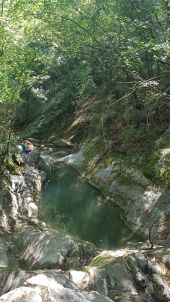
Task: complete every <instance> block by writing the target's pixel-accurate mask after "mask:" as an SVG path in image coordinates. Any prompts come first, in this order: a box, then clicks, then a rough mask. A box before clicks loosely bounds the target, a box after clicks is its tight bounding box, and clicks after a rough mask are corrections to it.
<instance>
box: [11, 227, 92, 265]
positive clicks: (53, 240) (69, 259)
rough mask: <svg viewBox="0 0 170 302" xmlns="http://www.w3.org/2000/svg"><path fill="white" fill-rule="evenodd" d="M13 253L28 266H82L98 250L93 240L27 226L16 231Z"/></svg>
mask: <svg viewBox="0 0 170 302" xmlns="http://www.w3.org/2000/svg"><path fill="white" fill-rule="evenodd" d="M15 242H16V244H17V250H18V252H17V253H16V256H17V257H18V258H19V259H20V262H21V263H25V265H26V266H27V267H28V268H34V269H35V268H36V269H37V268H67V267H73V268H74V267H76V268H77V267H81V266H83V265H85V264H86V263H88V262H89V261H90V259H91V258H92V257H94V256H95V255H96V253H97V251H96V248H95V246H94V245H93V244H91V243H88V242H85V241H81V242H79V241H76V240H75V239H73V238H72V237H71V236H69V235H65V234H62V233H61V232H57V231H55V230H48V229H43V230H42V231H40V230H38V229H37V230H36V229H35V228H34V227H27V228H25V230H23V231H22V230H21V231H19V232H18V233H16V235H15Z"/></svg>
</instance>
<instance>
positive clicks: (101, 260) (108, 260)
mask: <svg viewBox="0 0 170 302" xmlns="http://www.w3.org/2000/svg"><path fill="white" fill-rule="evenodd" d="M113 262H114V259H113V257H111V256H107V257H102V256H100V255H99V256H96V257H95V258H93V260H92V262H90V264H89V266H100V267H102V266H106V265H110V264H112V263H113Z"/></svg>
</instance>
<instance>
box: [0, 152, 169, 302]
mask: <svg viewBox="0 0 170 302" xmlns="http://www.w3.org/2000/svg"><path fill="white" fill-rule="evenodd" d="M44 156H45V155H43V156H42V157H41V159H40V158H39V166H41V167H42V160H43V161H44ZM35 157H36V155H35ZM49 160H50V162H52V163H53V164H54V160H53V159H52V158H51V157H50V158H49ZM43 163H44V162H43ZM46 163H47V161H46ZM44 178H45V172H43V171H39V170H37V169H36V168H35V167H33V166H26V168H25V170H24V171H23V173H22V174H21V175H10V174H9V173H7V174H6V176H5V178H4V180H3V183H2V188H1V192H0V215H1V220H0V234H1V235H0V295H1V296H0V302H3V301H8V302H18V301H21V302H27V301H29V302H30V301H31V302H34V301H35V302H45V301H49V302H59V301H63V302H69V301H70V302H105V301H106V302H107V301H108V302H109V301H115V302H133V301H134V302H155V301H158V302H159V301H166V302H168V301H169V300H170V292H169V268H170V259H169V256H168V255H169V253H168V248H167V247H166V248H165V247H159V246H157V248H154V249H152V250H147V249H144V248H143V247H142V246H141V245H140V244H139V245H137V246H136V247H131V248H129V249H128V248H127V249H122V250H116V251H98V250H97V249H96V247H95V246H94V245H93V244H91V243H89V242H85V241H81V240H76V239H75V238H73V237H72V236H70V235H67V234H64V233H63V234H62V233H61V232H59V231H57V230H52V229H49V228H48V227H47V226H46V224H45V223H44V222H43V221H41V219H40V215H39V206H40V192H41V183H42V180H43V179H44ZM169 252H170V251H169Z"/></svg>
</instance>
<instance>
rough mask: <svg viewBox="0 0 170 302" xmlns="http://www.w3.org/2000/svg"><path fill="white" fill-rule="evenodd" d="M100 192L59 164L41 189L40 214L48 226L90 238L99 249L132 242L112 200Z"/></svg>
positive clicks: (87, 239) (67, 167) (81, 237)
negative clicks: (105, 200)
mask: <svg viewBox="0 0 170 302" xmlns="http://www.w3.org/2000/svg"><path fill="white" fill-rule="evenodd" d="M103 200H104V198H103V196H102V195H101V192H100V191H99V190H98V189H96V188H95V187H93V186H91V185H90V184H89V183H88V182H87V181H85V180H84V179H82V178H81V176H79V174H78V173H77V172H76V171H75V170H74V169H73V168H72V167H70V166H66V165H64V164H59V165H58V166H57V167H56V168H55V170H53V172H52V174H51V176H50V177H49V180H48V183H46V184H45V185H44V188H43V190H42V215H43V219H44V220H45V222H46V223H47V224H48V225H49V226H50V227H52V228H54V229H57V230H62V231H64V232H66V233H67V234H71V235H74V236H75V237H78V238H80V239H83V240H86V241H90V242H92V243H94V244H95V245H96V246H97V247H99V248H102V249H109V248H117V247H123V246H125V245H126V244H127V242H128V241H129V242H130V241H133V242H136V241H137V238H135V237H132V235H131V233H132V232H131V231H130V230H129V229H128V228H127V226H125V225H124V223H123V221H122V220H121V219H120V214H121V210H120V208H119V207H118V206H116V205H114V204H113V202H111V201H110V202H107V203H103Z"/></svg>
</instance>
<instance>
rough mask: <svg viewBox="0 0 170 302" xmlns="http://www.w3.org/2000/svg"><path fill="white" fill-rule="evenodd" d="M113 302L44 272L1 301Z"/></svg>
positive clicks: (3, 297)
mask: <svg viewBox="0 0 170 302" xmlns="http://www.w3.org/2000/svg"><path fill="white" fill-rule="evenodd" d="M6 301H8V302H18V301H20V302H30V301H31V302H45V301H49V302H111V300H110V299H109V298H107V297H104V296H102V295H100V294H98V293H96V292H90V293H88V292H80V291H79V290H78V289H75V288H74V289H73V288H69V287H65V286H64V285H63V284H61V283H60V282H59V281H57V280H56V279H55V278H54V277H52V276H48V275H46V274H44V273H41V274H39V275H36V276H34V277H31V278H29V279H27V280H26V281H25V282H24V284H23V286H21V287H18V288H16V289H14V290H12V291H10V292H8V293H6V294H4V295H3V296H1V297H0V302H6Z"/></svg>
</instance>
